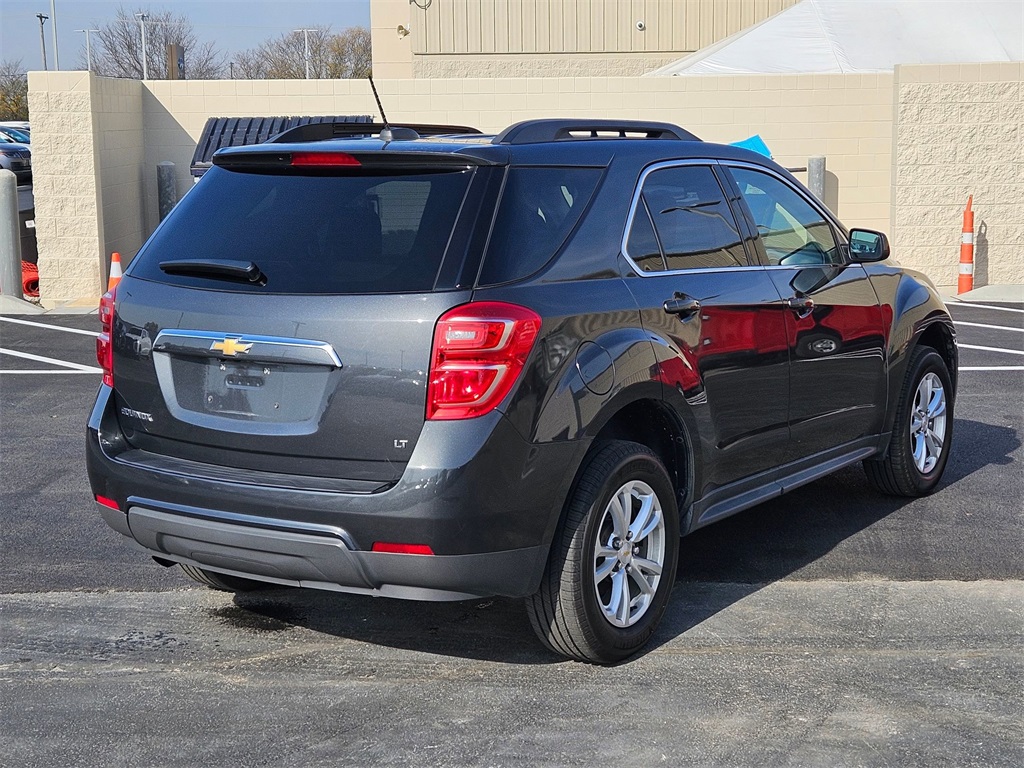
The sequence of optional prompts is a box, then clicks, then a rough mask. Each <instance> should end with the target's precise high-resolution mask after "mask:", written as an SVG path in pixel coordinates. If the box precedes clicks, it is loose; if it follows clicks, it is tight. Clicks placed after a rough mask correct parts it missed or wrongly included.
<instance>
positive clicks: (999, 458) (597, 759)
mask: <svg viewBox="0 0 1024 768" xmlns="http://www.w3.org/2000/svg"><path fill="white" fill-rule="evenodd" d="M951 312H952V314H953V317H954V320H955V321H956V322H957V324H958V332H959V343H960V345H961V366H962V367H961V376H960V390H959V394H958V399H957V404H956V422H955V427H954V449H953V451H954V452H953V454H952V455H951V458H950V463H949V465H948V467H947V470H946V475H945V478H944V481H943V484H942V486H941V488H940V490H939V491H938V492H936V493H935V494H934V495H932V496H930V497H927V498H923V499H916V500H913V501H906V500H899V499H891V498H886V497H882V496H879V495H877V494H876V493H874V492H873V491H871V490H870V488H869V487H868V485H867V483H866V481H865V479H864V477H863V474H862V472H861V470H860V468H859V467H857V468H850V469H847V470H845V471H843V472H840V473H838V474H836V475H834V476H832V477H829V478H825V479H822V480H819V481H817V482H815V483H813V484H811V485H808V486H805V487H804V488H801V489H798V490H797V491H794V492H793V493H791V494H789V495H787V496H785V497H782V498H781V499H777V500H774V501H772V502H769V503H766V504H763V505H761V506H759V507H756V508H754V509H751V510H749V511H747V512H745V513H742V514H740V515H737V516H735V517H733V518H730V519H728V520H726V521H723V522H721V523H718V524H716V525H714V526H712V527H710V528H707V529H704V530H702V531H699V532H698V533H696V534H694V535H693V536H690V537H688V538H687V539H685V540H684V543H683V547H682V552H681V556H680V562H681V565H680V568H679V572H678V578H677V584H676V590H675V592H674V595H673V598H672V604H671V606H670V608H669V611H668V613H667V615H666V619H665V621H664V622H663V625H662V626H661V628H660V630H659V632H658V634H657V635H656V638H655V642H654V643H653V644H652V646H651V647H650V648H649V649H648V650H647V652H646V653H644V654H643V655H641V656H640V657H638V658H636V659H633V660H632V661H630V662H628V663H626V664H623V665H620V666H618V667H614V668H597V667H589V666H585V665H582V664H578V663H573V662H568V661H562V660H560V659H559V658H556V657H554V656H552V655H550V654H548V653H547V652H546V651H544V650H543V649H542V648H541V646H540V645H539V644H538V643H537V642H536V640H535V639H534V636H533V632H532V630H531V629H530V626H529V622H528V620H527V618H526V614H525V611H524V610H523V608H522V606H521V605H519V604H518V603H517V602H515V601H510V600H502V599H494V600H476V601H469V602H462V603H448V604H418V603H409V602H402V601H390V600H384V599H372V598H365V597H357V596H349V595H342V594H329V593H318V592H304V591H292V590H275V591H270V592H266V593H260V594H259V595H247V596H237V597H233V596H231V595H228V594H225V593H217V592H212V591H208V590H205V589H203V588H200V587H197V586H196V587H194V586H191V582H189V581H188V580H187V579H186V578H185V577H184V576H183V575H179V573H178V572H177V570H176V569H169V570H167V569H163V568H161V567H159V566H158V565H156V564H154V563H153V562H152V561H151V560H150V559H149V558H148V557H147V556H146V555H145V554H143V553H142V552H141V551H139V550H135V549H132V548H131V546H130V545H129V543H128V541H127V540H126V539H124V538H122V537H120V536H118V535H117V534H115V533H114V532H113V531H111V530H109V529H108V528H107V527H106V525H105V524H104V523H103V522H102V521H101V520H100V517H99V515H98V513H97V512H96V510H95V509H94V506H95V505H94V504H93V502H92V500H91V496H90V493H89V489H88V483H87V479H86V475H85V468H84V460H83V450H82V447H83V440H84V429H85V427H84V425H85V420H86V417H87V414H88V411H89V408H90V406H91V404H92V399H93V395H94V393H95V390H96V387H97V385H98V383H99V374H98V371H97V370H96V369H95V358H94V352H93V348H94V342H93V339H92V335H91V334H92V333H93V332H95V331H96V330H98V321H97V318H96V317H95V316H52V315H46V316H43V317H42V318H40V317H0V447H2V453H0V476H2V477H3V484H2V490H0V499H2V502H0V744H2V747H0V765H3V766H7V765H10V766H36V765H39V766H51V765H76V766H114V765H125V766H128V765H131V766H137V765H168V766H178V765H181V766H185V765H205V766H272V765H310V766H313V765H324V766H326V765H332V766H334V765H422V766H433V765H437V766H448V765H459V766H462V765H465V766H492V765H493V766H506V765H522V766H536V765H580V766H590V765H595V764H599V763H609V764H616V765H624V766H632V765H637V766H639V765H644V766H649V765H658V764H664V765H702V766H770V765H771V766H774V765H780V766H781V765H785V766H819V765H820V766H857V765H864V766H875V765H895V766H929V767H932V766H1015V767H1016V766H1020V765H1022V764H1024V731H1022V729H1021V718H1022V712H1024V682H1022V681H1024V656H1022V654H1021V648H1022V641H1024V558H1022V556H1021V555H1022V552H1024V528H1022V525H1021V522H1022V521H1021V512H1022V507H1024V472H1022V471H1021V462H1022V460H1024V450H1022V446H1021V441H1022V436H1024V306H1022V305H1019V304H1018V305H1011V304H1001V305H992V306H990V307H985V306H974V305H964V304H957V303H954V304H953V305H952V306H951ZM48 326H56V327H48Z"/></svg>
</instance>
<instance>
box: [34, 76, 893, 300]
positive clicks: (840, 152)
mask: <svg viewBox="0 0 1024 768" xmlns="http://www.w3.org/2000/svg"><path fill="white" fill-rule="evenodd" d="M49 78H57V79H56V80H52V81H51V80H50V79H49ZM60 78H71V79H72V80H74V81H75V82H79V83H80V84H81V83H84V85H83V86H81V87H84V89H85V90H84V92H83V93H84V96H83V97H82V99H81V102H82V103H81V104H77V103H76V104H77V106H76V107H75V108H76V109H79V110H83V111H82V112H81V120H80V121H79V123H80V125H78V127H79V128H86V127H87V129H88V130H87V132H88V134H89V135H90V136H91V137H92V141H93V142H94V154H93V158H92V159H90V158H88V157H87V156H85V155H83V156H81V158H80V159H81V165H82V173H87V172H88V173H91V174H92V177H91V182H90V184H89V185H84V184H83V185H79V186H76V187H68V186H67V185H61V184H57V183H56V181H54V182H53V183H52V184H51V183H50V182H49V181H48V179H49V178H50V176H49V174H48V172H47V165H48V163H50V162H55V161H53V160H51V159H48V158H45V157H44V158H41V159H40V160H39V161H38V162H39V163H40V167H41V169H42V170H43V174H42V176H41V177H40V178H41V179H42V180H43V181H44V185H43V187H41V188H39V191H40V192H41V193H42V195H41V198H43V199H42V200H41V208H40V209H41V211H42V213H43V214H44V217H45V216H46V215H49V214H48V211H57V210H66V208H67V205H68V203H67V201H66V198H69V197H73V198H75V200H76V201H77V200H78V199H79V198H81V199H82V205H83V208H82V210H83V211H87V210H88V207H87V204H86V203H85V202H84V201H85V200H87V199H89V198H90V197H91V198H92V199H93V203H92V205H93V209H92V210H94V211H95V214H94V219H95V221H94V224H93V229H92V230H91V232H90V234H91V236H92V238H93V239H92V241H91V244H90V247H91V254H92V258H93V259H94V260H95V261H97V265H96V266H95V268H94V270H93V273H92V278H93V282H92V285H94V286H95V285H98V284H100V278H101V275H103V274H105V269H106V267H105V258H107V257H109V253H106V256H103V254H104V253H105V252H106V251H109V250H111V249H109V248H107V246H108V245H110V244H111V243H114V242H117V243H119V244H121V247H120V248H116V249H113V250H121V253H122V256H123V257H128V258H130V257H131V256H133V255H134V249H133V248H132V247H131V245H132V244H133V243H134V242H135V240H133V238H135V237H137V238H138V240H139V242H141V240H143V239H144V238H145V237H146V236H148V234H149V233H151V232H152V231H153V229H155V228H156V225H157V223H158V221H157V203H156V182H155V168H156V165H157V163H159V162H162V161H165V160H169V161H171V162H174V163H175V165H176V168H177V175H178V178H177V181H178V192H179V196H180V195H182V194H184V193H185V191H187V189H188V188H189V187H190V186H191V185H192V179H191V177H190V175H189V165H190V162H191V159H192V153H193V151H194V149H195V145H196V142H197V141H198V139H199V136H200V134H201V132H202V129H203V126H204V125H205V123H206V120H207V118H209V117H230V116H247V115H315V114H377V107H376V104H375V102H374V100H373V96H372V93H371V92H370V88H369V84H368V83H367V82H366V81H362V80H354V81H347V80H238V81H230V80H218V81H175V82H170V81H148V82H143V83H138V82H137V81H136V82H134V83H127V81H106V80H103V79H102V78H96V77H94V76H91V75H89V74H87V73H59V77H58V75H57V74H55V73H50V74H49V75H47V74H46V73H33V77H32V78H31V79H30V90H31V91H32V92H33V97H34V98H35V99H36V101H35V103H36V104H38V105H40V106H43V107H44V111H42V112H40V113H39V114H36V112H35V111H33V114H32V119H33V126H34V127H35V128H36V129H37V130H38V125H40V124H41V125H43V126H44V135H46V134H47V132H51V131H52V132H53V134H54V136H55V140H54V142H52V143H51V144H49V145H44V146H46V147H47V151H46V152H44V153H43V154H48V153H49V152H50V151H54V152H57V153H58V154H60V153H61V146H62V145H61V144H60V141H65V140H66V141H69V142H78V143H81V141H82V140H80V137H76V135H75V131H73V130H70V126H64V127H62V125H63V122H62V121H63V119H64V118H63V116H62V115H59V114H56V113H51V112H46V111H45V109H46V107H48V105H49V100H50V99H51V97H52V96H54V92H56V93H57V94H60V93H62V91H60V90H59V88H61V87H63V85H62V84H63V83H64V81H63V80H61V79H60ZM377 86H378V90H379V91H380V94H381V98H382V100H383V103H384V106H385V109H386V110H387V113H388V117H389V118H390V119H391V120H392V121H395V122H400V121H415V122H437V123H454V124H463V125H473V126H476V127H478V128H480V129H481V130H484V131H499V130H501V129H503V128H505V127H506V126H508V125H510V124H511V123H514V122H517V121H520V120H526V119H531V118H542V117H594V118H596V117H619V118H628V119H646V120H660V121H666V122H673V123H677V124H679V125H682V126H684V127H686V128H688V129H690V130H692V131H693V132H694V133H696V134H697V135H698V136H701V137H702V138H704V139H706V140H710V141H722V142H730V141H736V140H739V139H744V138H747V137H748V136H750V135H752V134H754V133H760V134H761V136H762V137H763V138H764V139H765V141H766V142H767V143H768V145H769V147H771V149H772V151H773V152H774V155H775V159H776V160H778V161H779V162H780V163H782V164H783V165H786V166H804V165H806V162H807V158H808V157H809V156H811V155H825V156H826V157H827V158H828V179H827V182H828V183H827V187H826V199H825V202H826V203H827V204H828V205H829V206H830V207H831V208H832V209H833V210H834V211H836V212H837V213H838V215H839V216H840V217H841V218H842V219H843V220H844V221H845V222H846V223H847V224H849V225H855V224H856V225H859V226H866V227H872V228H876V229H888V226H889V221H890V211H889V205H890V178H891V160H892V146H893V133H892V113H893V80H892V76H890V75H772V76H720V77H692V78H691V77H687V78H682V77H664V78H660V77H659V78H654V77H557V78H471V79H450V80H415V79H402V80H381V81H378V83H377ZM136 87H138V88H139V89H141V92H140V93H139V94H138V98H136V91H135V90H134V89H135V88H136ZM54 89H57V90H56V91H54ZM56 98H57V99H58V101H59V100H60V98H61V97H60V96H59V95H58V96H57V97H56ZM60 103H63V102H60ZM44 105H45V106H44ZM140 126H141V127H140ZM140 132H141V139H142V146H141V150H140V148H139V146H138V137H139V134H140ZM58 139H59V141H58ZM103 142H109V146H108V145H106V144H104V143H103ZM105 146H108V149H107V150H106V151H103V148H104V147H105ZM140 151H141V157H142V159H141V163H140V164H138V165H136V167H135V171H134V173H133V172H132V169H131V165H132V163H133V162H135V161H136V160H137V158H138V157H139V153H140ZM60 162H61V163H66V162H67V161H66V160H63V159H62V160H61V161H60ZM90 162H91V163H92V164H91V165H90ZM47 184H49V186H47ZM140 187H141V192H140V193H136V191H137V190H139V189H140ZM133 195H134V197H133ZM139 200H141V212H140V211H139V209H138V207H136V204H137V201H139ZM115 201H120V202H115ZM48 206H51V207H48ZM100 212H102V214H103V215H102V216H100V215H99V213H100ZM59 218H60V217H58V216H56V215H53V216H52V217H51V219H50V220H49V222H48V223H47V225H46V226H48V227H49V228H50V231H55V230H56V228H57V227H58V226H66V224H64V223H59V221H58V220H59ZM86 218H88V217H86ZM106 229H109V230H110V234H105V230H106ZM40 247H41V250H46V251H47V253H49V254H50V256H48V257H47V258H48V259H51V260H52V264H53V268H52V269H51V268H50V267H48V266H46V265H45V264H44V266H43V267H42V268H41V271H42V276H41V290H42V292H43V296H44V302H56V301H65V300H69V299H74V298H78V297H80V296H83V295H87V294H84V293H81V292H79V293H74V292H73V291H81V290H84V289H85V288H86V284H85V283H80V284H74V285H72V284H70V283H68V284H64V283H56V282H52V281H51V280H50V279H49V278H48V273H50V272H52V273H53V274H54V275H56V274H57V273H58V272H59V271H60V270H61V269H63V263H64V261H65V260H74V259H78V258H79V255H78V254H79V252H78V251H73V250H68V249H65V248H64V245H63V244H62V243H60V242H57V241H56V240H53V239H50V240H46V239H45V238H43V239H41V242H40ZM136 247H137V246H136ZM101 256H103V259H104V261H103V262H102V263H103V264H104V266H103V267H102V268H101V267H100V266H99V263H100V259H101ZM92 290H93V291H95V288H93V289H92Z"/></svg>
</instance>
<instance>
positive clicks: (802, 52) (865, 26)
mask: <svg viewBox="0 0 1024 768" xmlns="http://www.w3.org/2000/svg"><path fill="white" fill-rule="evenodd" d="M1022 59H1024V0H803V2H801V3H797V4H796V5H794V6H793V7H791V8H789V9H787V10H785V11H783V12H782V13H779V14H776V15H775V16H772V17H771V18H769V19H766V20H765V21H763V22H761V23H760V24H758V25H756V26H754V27H751V28H750V29H746V30H744V31H742V32H739V33H737V34H735V35H733V36H732V37H728V38H726V39H725V40H722V41H720V42H718V43H716V44H715V45H712V46H709V47H708V48H705V49H703V50H701V51H697V52H696V53H694V54H692V55H690V56H687V57H686V58H684V59H680V60H679V61H676V62H673V63H671V64H668V65H666V66H664V67H662V68H661V69H657V70H655V71H653V72H649V73H648V75H742V74H771V73H798V72H821V73H828V72H838V73H842V72H891V71H892V69H893V67H894V66H895V65H896V64H951V63H969V62H991V61H1021V60H1022Z"/></svg>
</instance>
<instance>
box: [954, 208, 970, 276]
mask: <svg viewBox="0 0 1024 768" xmlns="http://www.w3.org/2000/svg"><path fill="white" fill-rule="evenodd" d="M973 202H974V195H971V196H970V197H968V198H967V207H966V208H964V227H963V234H962V235H961V237H960V275H959V279H958V280H957V286H956V292H957V293H967V292H968V291H973V290H974V210H973V209H972V208H971V203H973Z"/></svg>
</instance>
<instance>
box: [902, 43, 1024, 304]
mask: <svg viewBox="0 0 1024 768" xmlns="http://www.w3.org/2000/svg"><path fill="white" fill-rule="evenodd" d="M1022 69H1024V64H1021V63H1012V62H1011V63H998V64H951V65H931V66H921V65H918V66H901V67H897V69H896V75H895V77H896V82H895V87H894V98H895V113H896V115H895V117H896V124H895V142H894V143H895V163H894V171H893V190H894V193H893V194H894V199H893V210H892V218H893V221H892V231H893V244H894V246H895V248H894V251H895V254H896V255H897V257H898V258H899V259H900V261H901V262H902V263H904V264H907V265H911V266H914V267H916V268H918V269H921V270H923V271H924V272H926V273H927V274H928V275H929V276H931V277H932V279H933V280H934V281H935V282H936V283H938V284H939V285H955V284H956V282H957V274H958V262H959V252H960V232H961V224H962V220H963V209H964V206H965V205H966V203H967V198H968V196H969V195H974V211H975V239H976V245H975V286H976V287H980V286H983V285H989V284H999V283H1003V284H1020V283H1024V79H1022V74H1024V72H1022Z"/></svg>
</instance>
